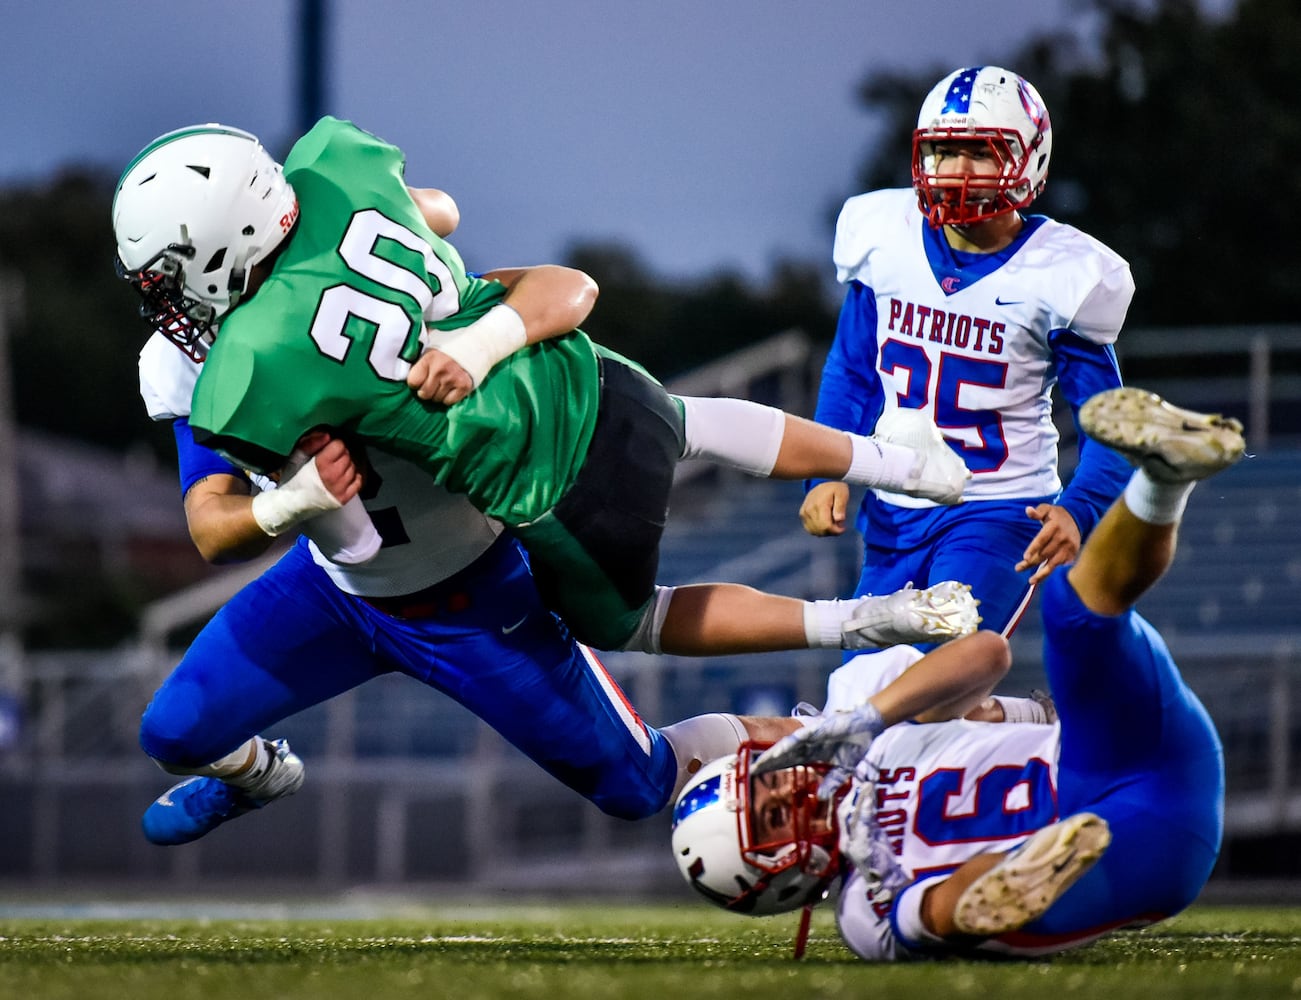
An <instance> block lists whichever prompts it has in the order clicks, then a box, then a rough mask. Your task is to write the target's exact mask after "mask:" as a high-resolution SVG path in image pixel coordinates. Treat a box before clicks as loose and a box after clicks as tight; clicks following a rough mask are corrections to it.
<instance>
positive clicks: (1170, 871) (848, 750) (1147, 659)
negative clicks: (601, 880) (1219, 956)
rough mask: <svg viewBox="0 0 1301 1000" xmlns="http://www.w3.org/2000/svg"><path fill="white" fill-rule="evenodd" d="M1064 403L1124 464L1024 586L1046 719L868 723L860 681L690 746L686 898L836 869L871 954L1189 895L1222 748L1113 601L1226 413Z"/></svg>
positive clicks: (739, 907) (1099, 925)
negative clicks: (1037, 610)
mask: <svg viewBox="0 0 1301 1000" xmlns="http://www.w3.org/2000/svg"><path fill="white" fill-rule="evenodd" d="M1081 420H1082V424H1083V426H1084V429H1085V430H1086V432H1087V433H1088V434H1089V435H1090V436H1091V437H1092V438H1093V439H1094V440H1095V441H1097V442H1099V443H1101V444H1103V445H1106V446H1108V447H1111V448H1113V449H1115V450H1116V451H1117V452H1119V453H1120V454H1122V455H1125V456H1127V457H1128V458H1130V459H1131V460H1133V461H1134V462H1135V464H1137V465H1138V470H1137V471H1136V472H1134V474H1133V476H1132V478H1131V479H1130V481H1129V484H1128V485H1127V486H1126V488H1125V490H1124V493H1123V495H1122V497H1121V498H1120V499H1118V500H1116V501H1115V502H1114V503H1113V504H1112V506H1111V507H1110V509H1109V510H1108V511H1107V513H1106V515H1105V516H1104V517H1103V519H1102V520H1101V521H1100V522H1099V524H1098V526H1097V528H1096V529H1095V530H1094V532H1093V533H1092V534H1091V535H1090V537H1089V538H1088V540H1087V541H1086V542H1085V544H1084V547H1083V549H1082V550H1081V552H1080V555H1079V558H1078V559H1077V560H1076V561H1075V562H1074V563H1073V564H1072V565H1070V566H1069V568H1067V569H1063V570H1061V571H1059V572H1055V573H1053V574H1052V575H1050V576H1049V578H1048V580H1047V582H1046V584H1045V585H1044V591H1043V602H1042V613H1043V619H1044V627H1045V643H1044V659H1045V667H1046V670H1047V675H1048V680H1049V684H1050V686H1051V689H1052V696H1053V699H1054V701H1055V703H1056V709H1057V712H1058V713H1059V716H1060V719H1059V721H1058V723H1057V724H1055V725H1034V724H1031V725H999V726H990V725H985V724H981V723H973V722H968V721H957V722H944V723H940V724H932V725H903V726H893V727H892V728H886V727H885V723H887V722H891V721H895V720H893V719H891V718H883V717H882V713H881V712H879V711H878V709H877V707H876V705H875V704H874V703H876V702H879V696H877V697H874V698H873V699H872V701H869V702H865V703H864V702H861V701H856V700H849V701H847V702H842V703H840V704H832V705H829V706H828V711H827V712H826V714H824V715H823V717H822V718H821V719H817V720H814V721H813V722H812V723H811V724H810V725H809V726H808V727H807V728H803V729H801V730H800V731H798V732H796V733H794V734H793V735H791V736H789V737H786V738H784V739H783V740H782V741H780V742H779V743H777V744H776V745H775V746H773V747H772V748H771V749H768V750H766V751H764V750H762V749H760V748H751V747H747V748H743V749H742V750H741V751H740V753H739V754H738V755H737V756H734V757H729V758H726V759H723V760H720V761H717V762H715V763H713V764H711V765H707V766H706V767H704V768H702V769H701V771H700V772H699V774H698V775H697V776H696V777H695V778H694V779H692V781H691V782H690V783H689V784H688V785H687V787H686V788H685V789H684V791H683V793H682V795H681V797H680V798H679V800H678V804H677V807H676V809H675V815H674V834H673V845H674V852H675V854H676V855H677V859H678V863H679V866H680V868H681V870H682V872H683V874H684V876H685V877H686V878H687V880H688V881H689V882H690V883H691V884H692V885H693V886H695V887H696V888H697V889H699V890H700V891H701V892H702V893H703V894H704V895H705V896H706V897H707V898H709V899H710V900H712V901H713V902H716V903H718V904H720V905H722V906H725V907H727V908H729V909H732V910H736V911H738V912H743V913H757V914H763V913H777V912H782V911H785V910H791V909H796V908H798V907H800V906H804V905H806V904H813V903H816V902H817V901H819V900H821V899H822V898H824V897H825V895H826V893H827V891H828V888H829V887H830V886H831V884H832V883H833V882H834V881H836V880H837V879H841V878H842V877H843V886H842V888H841V891H840V895H839V902H838V911H837V915H838V926H839V928H840V932H841V935H842V936H843V938H844V940H845V942H846V943H847V944H848V945H849V947H850V948H851V949H853V950H854V951H855V952H856V953H857V954H859V955H860V956H861V957H863V958H866V959H869V960H883V961H889V960H903V959H914V958H924V957H929V956H936V955H952V954H963V955H975V954H986V953H996V954H1000V955H1020V956H1035V955H1043V954H1048V953H1052V952H1056V951H1062V950H1065V949H1067V948H1073V947H1077V946H1079V945H1082V944H1085V943H1087V942H1089V941H1093V940H1095V939H1097V938H1098V937H1099V936H1100V935H1102V934H1105V933H1107V932H1108V931H1111V930H1115V929H1117V928H1121V927H1131V926H1141V925H1144V924H1149V923H1152V922H1154V921H1157V920H1162V919H1164V918H1166V917H1169V916H1172V915H1173V914H1175V913H1178V912H1179V911H1180V910H1182V909H1183V908H1184V907H1186V906H1187V905H1188V904H1189V903H1191V902H1192V901H1193V899H1195V898H1196V896H1197V894H1198V892H1199V891H1200V890H1201V888H1202V886H1203V885H1204V884H1205V882H1206V879H1207V878H1208V877H1209V875H1210V873H1211V869H1212V867H1213V866H1214V864H1215V861H1216V857H1217V855H1218V851H1219V845H1220V840H1221V835H1222V831H1223V809H1224V766H1223V764H1224V762H1223V752H1222V749H1221V746H1220V740H1219V737H1218V735H1217V733H1216V732H1215V728H1214V725H1213V724H1212V722H1211V719H1210V717H1209V716H1208V715H1207V713H1206V710H1205V709H1204V708H1203V706H1202V705H1201V703H1200V702H1199V701H1198V700H1197V697H1196V696H1195V695H1194V694H1193V692H1192V691H1191V690H1189V688H1188V687H1187V686H1186V685H1185V683H1184V682H1183V680H1182V678H1181V677H1180V675H1179V671H1178V669H1177V667H1176V666H1175V664H1174V662H1173V661H1172V659H1171V658H1170V654H1169V651H1168V650H1167V648H1166V646H1165V643H1164V642H1163V641H1162V639H1161V637H1160V636H1159V635H1158V634H1157V632H1156V631H1155V630H1154V629H1153V628H1152V627H1151V625H1149V624H1148V623H1147V622H1146V621H1145V620H1144V619H1143V618H1142V617H1141V616H1140V615H1138V613H1137V612H1135V611H1134V607H1133V606H1134V602H1135V601H1137V600H1138V599H1139V597H1141V596H1142V594H1144V593H1145V592H1146V591H1147V590H1148V588H1150V587H1151V586H1152V585H1153V584H1155V583H1156V582H1157V580H1158V579H1159V578H1160V577H1161V576H1162V574H1163V573H1164V572H1165V570H1166V569H1167V568H1168V567H1169V565H1170V562H1171V560H1172V558H1173V554H1174V549H1175V541H1176V535H1177V531H1178V524H1179V520H1180V518H1181V516H1182V512H1183V509H1184V505H1185V503H1186V502H1187V499H1188V496H1189V494H1190V492H1191V490H1192V488H1193V486H1194V485H1195V483H1196V482H1197V481H1198V480H1200V479H1204V478H1206V477H1207V476H1211V475H1214V474H1215V473H1216V472H1219V471H1220V470H1222V469H1224V468H1226V467H1227V466H1229V465H1231V464H1232V463H1233V462H1235V461H1237V460H1238V459H1239V458H1241V457H1242V454H1243V439H1242V435H1241V426H1240V425H1239V424H1238V423H1237V421H1234V420H1225V419H1223V418H1220V417H1212V416H1206V415H1203V414H1198V413H1193V412H1191V411H1187V410H1180V409H1177V408H1175V407H1172V406H1169V405H1168V404H1166V403H1164V402H1163V401H1161V400H1160V399H1159V398H1157V397H1155V396H1153V395H1152V394H1150V393H1145V392H1142V391H1141V390H1137V389H1127V388H1121V389H1113V390H1109V391H1107V392H1104V393H1102V394H1100V395H1098V396H1096V397H1094V398H1093V399H1091V400H1090V401H1089V402H1088V403H1087V404H1086V405H1085V406H1084V407H1083V409H1082V411H1081ZM990 638H992V639H995V640H996V642H994V643H992V644H991V643H990V642H989V641H988V640H989V639H990ZM963 646H966V647H967V651H969V652H970V653H971V661H972V663H973V665H976V666H978V665H979V662H980V661H982V660H984V661H986V662H988V661H990V660H996V659H997V657H998V656H1000V655H1002V656H1006V655H1007V654H1006V643H1005V641H1004V640H1002V639H1001V637H998V636H997V635H995V634H994V633H992V632H983V633H978V634H977V635H976V636H972V637H970V638H967V639H963V640H960V644H959V645H949V646H946V647H944V648H943V649H941V650H940V651H939V652H940V653H942V654H944V655H946V656H955V655H957V654H959V653H961V652H963V651H964V650H963ZM874 658H878V657H877V656H873V657H867V659H874ZM924 662H925V658H923V660H921V661H919V663H924ZM870 676H871V674H870V672H866V671H860V672H858V674H857V677H858V678H859V679H862V680H867V679H869V678H870ZM840 694H841V696H842V697H844V696H845V694H846V692H845V691H844V690H843V689H842V691H841V692H840ZM850 697H851V699H852V698H853V696H852V694H851V696H850ZM860 697H861V693H860ZM851 770H852V779H851V780H849V781H847V782H846V781H845V778H846V777H847V776H848V775H849V774H850V773H851Z"/></svg>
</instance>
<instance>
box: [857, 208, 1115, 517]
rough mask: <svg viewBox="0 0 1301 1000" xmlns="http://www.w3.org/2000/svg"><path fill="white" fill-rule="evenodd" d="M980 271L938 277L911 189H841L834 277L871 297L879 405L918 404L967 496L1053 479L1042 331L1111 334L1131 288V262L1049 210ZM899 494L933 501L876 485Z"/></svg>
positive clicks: (1051, 377) (1025, 493)
mask: <svg viewBox="0 0 1301 1000" xmlns="http://www.w3.org/2000/svg"><path fill="white" fill-rule="evenodd" d="M1036 222H1037V223H1038V227H1037V228H1036V229H1034V231H1033V232H1031V233H1030V235H1029V236H1028V238H1026V240H1025V242H1024V243H1023V244H1022V245H1021V246H1019V247H1018V248H1017V249H1016V250H1015V252H1014V253H1012V254H1011V255H1010V256H1009V257H1008V258H1007V259H1006V260H1005V261H1004V262H1003V263H1002V264H1001V265H999V266H997V267H996V268H995V269H993V270H992V271H989V272H988V273H984V272H981V273H980V275H979V276H978V277H977V272H976V269H975V268H974V267H973V268H972V269H971V272H970V274H971V277H970V278H967V277H965V276H964V274H963V272H962V269H961V268H958V269H956V270H955V271H953V272H951V273H949V274H947V275H945V276H937V273H936V270H935V268H933V267H932V264H931V261H930V259H929V258H928V255H927V251H926V246H925V243H924V240H923V235H924V230H925V229H926V228H927V226H928V223H927V221H926V219H925V217H924V216H923V215H922V213H921V212H920V211H919V210H918V208H917V199H916V196H915V194H914V193H913V192H912V191H911V190H909V189H899V190H887V191H874V192H870V193H868V194H863V195H858V196H856V197H853V198H850V199H849V200H848V201H847V202H846V203H845V206H844V208H843V209H842V211H841V214H840V218H839V221H838V222H837V225H836V238H835V249H834V260H835V265H836V275H837V278H838V280H839V281H841V282H842V283H849V282H854V281H857V282H860V283H861V284H862V285H864V286H866V287H867V288H868V289H870V290H871V292H872V294H873V296H874V298H875V305H876V312H877V316H876V370H877V376H878V377H879V378H880V380H881V384H882V388H883V389H884V397H885V399H884V407H885V409H884V411H883V412H888V411H889V410H891V409H893V408H900V407H902V408H913V409H921V410H924V411H925V412H926V413H927V414H929V415H930V416H931V418H932V419H933V420H934V421H935V423H936V424H937V425H938V426H939V428H940V430H941V431H942V432H943V434H944V436H945V438H946V439H948V440H949V441H950V442H951V443H952V444H953V445H954V446H955V447H957V449H958V450H959V453H960V454H961V455H962V456H963V458H964V460H965V461H966V462H967V464H968V466H969V467H970V468H971V470H972V473H973V475H972V478H971V480H970V482H969V483H968V485H967V488H966V490H965V492H964V496H965V497H966V498H967V499H1008V498H1020V497H1034V496H1049V495H1053V494H1055V493H1057V492H1058V490H1060V488H1061V481H1060V479H1059V477H1058V473H1057V437H1058V435H1057V432H1056V429H1055V428H1054V425H1053V422H1052V401H1051V392H1052V388H1053V386H1054V385H1055V383H1056V381H1057V372H1056V371H1055V370H1054V364H1053V355H1052V350H1051V348H1050V345H1049V335H1050V333H1052V332H1053V331H1057V330H1070V331H1071V332H1073V333H1074V334H1075V335H1077V336H1078V337H1080V338H1082V339H1084V340H1086V341H1088V342H1090V343H1093V344H1096V345H1101V346H1105V345H1110V344H1112V343H1114V342H1115V340H1116V337H1117V336H1118V335H1119V333H1120V328H1121V325H1122V323H1123V322H1124V319H1125V314H1126V312H1127V311H1128V308H1129V303H1130V300H1131V298H1132V297H1133V292H1134V283H1133V279H1132V277H1131V276H1130V271H1129V265H1128V264H1127V263H1126V262H1125V261H1124V259H1123V258H1121V257H1120V256H1118V255H1117V254H1116V253H1114V252H1113V251H1112V250H1110V249H1109V248H1107V247H1106V246H1104V245H1103V244H1102V243H1100V242H1098V241H1097V240H1095V239H1093V238H1092V237H1090V236H1088V235H1087V234H1085V233H1083V232H1081V231H1080V230H1078V229H1076V228H1074V227H1073V226H1068V225H1065V224H1063V223H1059V222H1055V221H1053V220H1051V219H1044V220H1036ZM879 495H880V497H881V498H882V499H883V500H886V501H888V502H890V503H894V504H898V505H900V506H908V507H929V506H934V505H933V503H932V502H931V501H927V500H917V499H914V498H911V497H905V496H901V495H899V494H894V493H886V492H881V491H879Z"/></svg>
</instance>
